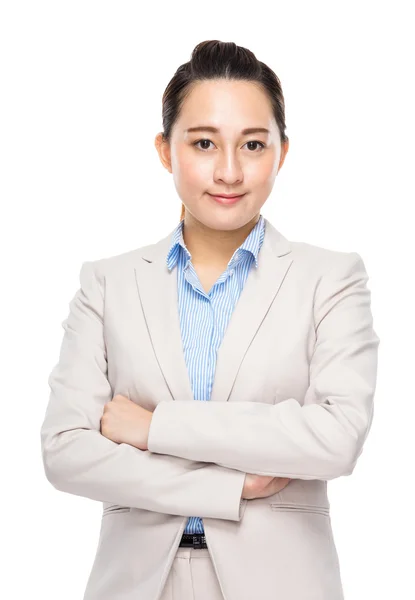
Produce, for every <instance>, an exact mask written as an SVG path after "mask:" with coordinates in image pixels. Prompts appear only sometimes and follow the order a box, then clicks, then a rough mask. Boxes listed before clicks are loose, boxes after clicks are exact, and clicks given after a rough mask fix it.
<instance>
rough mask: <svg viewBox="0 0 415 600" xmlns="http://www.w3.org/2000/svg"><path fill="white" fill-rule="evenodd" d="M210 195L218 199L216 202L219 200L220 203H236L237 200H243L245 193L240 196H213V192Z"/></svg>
mask: <svg viewBox="0 0 415 600" xmlns="http://www.w3.org/2000/svg"><path fill="white" fill-rule="evenodd" d="M209 196H211V198H213V199H214V200H216V202H219V204H236V203H237V202H239V200H241V199H242V198H243V197H244V196H245V194H241V195H240V196H230V197H229V196H213V195H212V194H209Z"/></svg>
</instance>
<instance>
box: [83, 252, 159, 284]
mask: <svg viewBox="0 0 415 600" xmlns="http://www.w3.org/2000/svg"><path fill="white" fill-rule="evenodd" d="M154 245H155V244H147V245H144V246H139V247H138V248H134V249H133V250H128V251H127V252H121V253H119V254H114V255H111V256H104V257H101V258H98V259H95V260H86V261H85V262H84V263H83V265H82V268H83V269H85V268H86V269H88V270H89V271H92V273H93V274H94V276H95V277H96V278H97V279H99V280H102V279H103V278H105V277H106V276H113V275H117V276H120V275H122V274H124V273H126V272H128V271H131V269H133V268H134V266H135V265H137V264H138V262H139V261H140V260H141V257H142V256H143V255H145V254H146V252H147V250H150V249H151V248H153V247H154Z"/></svg>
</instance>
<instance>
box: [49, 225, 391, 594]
mask: <svg viewBox="0 0 415 600" xmlns="http://www.w3.org/2000/svg"><path fill="white" fill-rule="evenodd" d="M265 227H266V230H265V238H264V243H263V246H262V248H261V251H260V254H259V266H258V268H257V269H255V268H253V269H251V271H250V273H249V275H248V279H247V281H246V284H245V286H244V288H243V290H242V294H241V296H240V298H239V300H238V302H237V305H236V307H235V310H234V313H233V314H232V317H231V320H230V322H229V326H228V328H227V330H226V332H225V336H224V339H223V342H222V345H221V347H220V349H219V353H218V357H217V367H216V373H215V379H214V385H213V389H212V396H211V400H210V401H209V402H200V401H195V400H194V399H193V395H192V390H191V386H190V381H189V378H188V373H187V369H186V364H185V360H184V355H183V352H182V344H181V336H180V327H179V318H178V309H177V276H176V270H173V271H172V272H171V273H169V271H168V269H167V266H166V256H167V251H168V248H169V245H170V242H171V235H172V233H173V232H171V233H170V234H169V235H168V236H166V237H165V238H163V239H162V240H160V241H159V242H157V243H155V244H151V245H148V246H145V247H141V248H138V249H135V250H133V251H130V252H127V253H123V254H120V255H117V256H112V257H109V258H103V259H100V260H96V261H87V262H85V263H84V264H83V265H82V268H81V271H80V284H81V286H80V288H79V289H78V291H77V292H76V293H75V295H74V297H73V299H72V300H71V302H70V305H69V306H70V312H69V316H68V317H67V318H66V319H65V320H64V321H63V323H62V325H63V328H64V330H65V331H64V337H63V341H62V347H61V351H60V356H59V362H58V364H57V365H56V366H55V367H54V368H53V370H52V372H51V374H50V376H49V385H50V388H51V394H50V398H49V403H48V405H47V409H46V414H45V418H44V422H43V424H42V428H41V447H42V457H43V464H44V469H45V473H46V477H47V479H48V480H49V481H50V483H51V484H52V485H53V486H54V487H55V488H56V489H58V490H61V491H63V492H68V493H70V494H76V495H78V496H84V497H88V498H91V499H93V500H98V501H101V502H102V503H103V513H102V525H101V531H100V537H99V544H98V547H97V552H96V556H95V560H94V562H93V565H92V569H91V572H90V576H89V579H88V582H87V585H86V591H85V596H84V600H158V599H159V598H160V596H161V593H162V589H163V586H164V584H165V582H166V579H167V576H168V574H169V569H170V567H171V565H172V562H173V559H174V557H175V554H176V550H177V547H178V544H179V540H180V538H181V535H182V533H183V530H184V528H185V526H186V523H187V520H188V517H190V516H198V517H203V523H204V528H205V533H206V539H207V543H208V546H209V550H210V554H211V557H212V561H213V564H214V567H215V570H216V573H217V577H218V579H219V582H220V586H221V589H222V593H223V596H224V598H225V600H254V599H256V598H258V599H261V600H276V598H281V599H283V600H341V599H343V592H342V582H341V577H340V568H339V562H338V555H337V550H336V546H335V543H334V539H333V532H332V527H331V521H330V503H329V499H328V495H327V481H328V480H330V479H334V478H336V477H341V476H344V475H350V474H351V473H352V472H353V469H354V467H355V465H356V461H357V459H358V457H359V455H360V454H361V452H362V448H363V444H364V442H365V439H366V437H367V435H368V432H369V429H370V426H371V422H372V418H373V399H374V393H375V385H376V372H377V355H378V345H379V338H378V336H377V335H376V333H375V331H374V329H373V324H372V321H373V319H372V314H371V306H370V304H371V292H370V291H369V289H368V287H367V281H368V275H367V272H366V269H365V266H364V263H363V261H362V259H361V257H360V256H359V254H357V253H356V252H340V251H334V250H328V249H325V248H321V247H318V246H314V245H311V244H307V243H302V242H294V241H288V240H287V239H286V238H285V237H284V236H283V235H282V234H281V233H280V232H279V231H277V230H276V229H275V227H274V226H273V225H272V224H271V223H270V222H269V221H268V220H265ZM118 393H119V394H123V395H128V396H129V397H130V399H131V400H133V401H134V402H137V403H139V404H140V405H142V406H144V407H145V408H148V409H151V410H153V409H154V408H155V407H156V408H155V410H154V414H153V422H152V425H151V429H150V436H149V450H146V451H142V450H139V449H137V448H135V447H133V446H130V445H128V444H116V443H114V442H112V441H111V440H109V439H108V438H106V437H104V436H103V435H101V433H100V419H101V417H102V414H103V406H104V404H105V403H107V402H109V401H110V400H111V399H112V398H113V397H114V395H115V394H118ZM246 473H257V474H264V475H274V476H284V477H291V478H292V481H291V482H290V483H289V484H288V486H287V487H286V488H285V489H283V490H282V491H281V492H280V493H277V494H274V495H273V496H270V497H268V498H259V499H255V500H242V501H241V492H242V488H243V484H244V479H245V474H246Z"/></svg>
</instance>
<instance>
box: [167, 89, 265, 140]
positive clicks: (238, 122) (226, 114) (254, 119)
mask: <svg viewBox="0 0 415 600" xmlns="http://www.w3.org/2000/svg"><path fill="white" fill-rule="evenodd" d="M199 124H204V125H211V126H213V127H217V128H219V129H221V131H222V130H226V129H232V130H233V129H234V128H235V127H239V128H240V130H242V129H244V128H246V127H265V128H267V129H270V130H272V129H273V128H274V129H275V127H276V124H275V120H274V116H273V112H272V105H271V102H270V100H269V98H268V96H267V95H266V94H265V92H264V90H263V89H261V87H260V86H259V85H258V84H255V83H253V82H249V81H224V80H216V81H202V82H198V83H197V84H195V85H194V87H193V89H192V90H191V92H190V93H189V95H188V96H187V97H186V99H185V100H184V103H183V106H182V108H181V112H180V116H179V118H178V120H177V130H178V131H179V132H180V133H182V134H183V133H184V132H185V130H186V129H187V128H188V127H194V126H197V125H199Z"/></svg>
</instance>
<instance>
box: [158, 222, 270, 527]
mask: <svg viewBox="0 0 415 600" xmlns="http://www.w3.org/2000/svg"><path fill="white" fill-rule="evenodd" d="M183 223H184V221H183V220H182V221H180V223H179V225H178V226H177V227H176V229H175V230H174V232H173V235H172V242H171V246H170V249H169V252H168V255H167V267H168V269H169V270H171V269H173V268H174V267H175V266H176V265H177V288H178V309H179V316H180V327H181V337H182V344H183V351H184V357H185V361H186V365H187V370H188V374H189V378H190V383H191V387H192V390H193V396H194V399H195V400H209V399H210V394H211V390H212V385H213V379H214V373H215V366H216V355H217V351H218V349H219V346H220V344H221V341H222V338H223V335H224V333H225V330H226V327H227V325H228V322H229V319H230V317H231V315H232V311H233V309H234V307H235V305H236V302H237V301H238V298H239V296H240V294H241V292H242V288H243V286H244V283H245V281H246V278H247V277H248V273H249V270H250V268H251V266H252V264H255V267H258V253H259V250H260V248H261V246H262V242H263V239H264V234H265V221H264V217H263V216H262V215H260V218H259V220H258V222H257V223H256V225H255V226H254V228H253V229H252V230H251V232H250V233H249V235H248V236H247V238H246V239H245V241H244V242H243V244H242V245H241V246H239V248H237V249H236V250H235V252H234V253H233V255H232V258H231V260H230V261H229V263H228V266H227V268H226V270H225V271H224V272H223V273H222V274H221V275H220V277H219V278H218V279H217V280H216V282H215V284H214V285H213V286H212V288H211V289H210V290H209V293H208V294H206V292H205V291H204V290H203V287H202V285H201V283H200V281H199V278H198V276H197V273H196V271H195V269H194V267H193V264H192V262H191V258H192V256H191V254H190V252H189V251H188V249H187V248H186V245H185V243H184V239H183ZM218 493H219V490H218ZM184 533H204V528H203V522H202V518H201V517H189V520H188V522H187V524H186V528H185V530H184Z"/></svg>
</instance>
